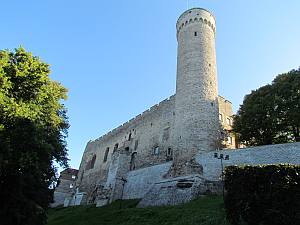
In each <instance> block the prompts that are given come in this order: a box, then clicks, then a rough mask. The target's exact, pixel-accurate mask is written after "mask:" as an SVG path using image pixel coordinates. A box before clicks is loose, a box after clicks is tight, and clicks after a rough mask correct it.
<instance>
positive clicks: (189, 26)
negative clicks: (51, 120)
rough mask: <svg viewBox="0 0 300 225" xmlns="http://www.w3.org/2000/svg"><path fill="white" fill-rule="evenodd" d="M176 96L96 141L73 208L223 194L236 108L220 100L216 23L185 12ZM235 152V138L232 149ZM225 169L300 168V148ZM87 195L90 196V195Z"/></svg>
mask: <svg viewBox="0 0 300 225" xmlns="http://www.w3.org/2000/svg"><path fill="white" fill-rule="evenodd" d="M176 27H177V40H178V58H177V61H178V65H177V81H176V94H175V95H173V96H171V97H170V98H168V99H166V100H164V101H162V102H160V103H159V104H157V105H155V106H153V107H151V108H150V109H149V110H146V111H145V112H143V113H142V114H140V115H138V116H137V117H135V118H134V119H132V120H130V121H128V122H126V123H124V124H123V125H121V126H119V127H118V128H116V129H114V130H112V131H110V132H109V133H107V134H106V135H104V136H102V137H100V138H98V139H97V140H94V141H90V142H89V143H88V144H87V146H86V149H85V151H84V154H83V157H82V161H81V164H80V169H79V174H78V179H77V182H76V187H78V189H79V190H78V191H77V194H76V195H75V196H73V198H72V199H70V201H71V202H69V203H68V204H78V202H79V201H77V200H76V199H74V197H76V196H78V197H80V195H81V194H82V195H81V200H80V204H84V203H85V202H87V203H94V204H97V206H103V205H105V204H107V203H109V202H111V201H114V200H117V199H142V201H141V202H140V207H144V206H149V205H151V206H155V205H175V204H180V203H184V202H187V201H190V200H192V199H194V198H196V197H198V196H201V195H203V194H208V193H219V192H220V191H221V187H222V186H221V185H220V182H219V177H220V174H221V166H220V161H219V160H217V159H215V158H214V155H213V152H214V151H215V150H216V148H217V146H218V141H219V140H218V138H219V133H220V132H219V130H220V126H219V120H220V121H221V123H222V125H223V126H224V127H225V129H227V130H230V129H231V125H232V118H231V116H232V106H231V103H230V102H229V101H228V100H226V99H224V98H223V97H220V96H218V91H217V90H218V85H217V64H216V51H215V34H216V25H215V18H214V16H213V15H212V14H211V13H210V12H208V11H206V10H204V9H199V8H195V9H191V10H188V11H186V12H184V13H183V14H182V15H181V16H180V18H179V19H178V22H177V26H176ZM235 146H236V144H235V140H234V136H231V138H230V140H229V141H228V143H227V147H228V148H234V147H235ZM223 153H224V154H229V155H230V160H229V161H224V165H225V166H226V165H234V164H237V165H243V164H252V165H254V164H269V163H294V164H300V161H299V160H300V143H296V144H286V145H274V146H262V147H259V148H251V149H240V150H230V151H229V150H227V151H223ZM85 193H86V195H85Z"/></svg>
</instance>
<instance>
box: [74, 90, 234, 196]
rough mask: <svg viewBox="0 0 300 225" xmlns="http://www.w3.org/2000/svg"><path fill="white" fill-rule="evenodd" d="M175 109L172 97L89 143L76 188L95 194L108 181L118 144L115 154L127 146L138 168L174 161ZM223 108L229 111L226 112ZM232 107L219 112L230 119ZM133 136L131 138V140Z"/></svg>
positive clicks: (221, 99)
mask: <svg viewBox="0 0 300 225" xmlns="http://www.w3.org/2000/svg"><path fill="white" fill-rule="evenodd" d="M223 100H224V98H223V97H221V96H219V101H223ZM174 107H175V96H174V95H173V96H171V97H170V98H168V99H166V100H164V101H162V102H161V103H159V104H157V105H155V106H153V107H151V108H150V109H149V110H147V111H145V112H144V113H142V114H140V115H138V116H137V117H135V118H134V119H132V120H130V121H128V122H126V123H124V124H123V125H121V126H120V127H118V128H116V129H114V130H112V131H111V132H109V133H107V134H106V135H104V136H102V137H100V138H98V139H96V140H95V141H90V142H88V144H87V146H86V149H85V151H84V154H83V157H82V161H81V164H80V169H79V173H78V179H77V184H76V186H79V187H80V190H81V191H86V192H92V191H93V189H94V188H95V185H96V184H97V183H100V182H102V183H103V182H105V180H106V179H107V175H108V170H109V166H110V164H111V162H112V155H113V151H114V147H115V145H116V144H117V143H118V149H117V150H116V151H120V150H122V149H123V150H124V149H125V148H127V147H128V148H129V152H130V153H131V154H132V153H133V152H136V156H135V160H134V164H135V169H140V168H145V167H149V166H153V165H157V164H161V163H165V162H166V161H168V160H171V159H172V152H171V155H168V149H170V150H173V148H174V146H173V145H174V144H173V143H172V140H171V137H172V134H173V132H174V117H175V116H174ZM224 107H226V108H227V110H225V109H223V108H224ZM230 107H231V104H220V109H219V110H220V111H222V112H223V114H224V117H230V116H231V112H232V110H228V108H230ZM226 113H229V114H228V115H227V114H226ZM130 133H131V139H130V141H128V138H129V135H130ZM136 143H137V145H136ZM155 147H158V148H159V154H158V155H156V154H154V148H155ZM107 148H109V151H108V155H107V161H106V162H104V157H105V152H106V150H107ZM94 156H96V160H95V163H94V167H93V168H90V167H91V166H92V165H91V163H92V159H93V157H94Z"/></svg>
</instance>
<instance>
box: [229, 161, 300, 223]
mask: <svg viewBox="0 0 300 225" xmlns="http://www.w3.org/2000/svg"><path fill="white" fill-rule="evenodd" d="M225 189H226V191H227V193H226V196H225V209H226V215H227V219H228V220H229V221H230V222H231V223H232V224H234V225H240V224H243V223H245V224H248V225H291V224H300V166H299V165H298V166H296V165H265V166H244V167H238V166H229V167H227V168H226V169H225Z"/></svg>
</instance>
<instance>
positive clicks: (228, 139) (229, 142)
mask: <svg viewBox="0 0 300 225" xmlns="http://www.w3.org/2000/svg"><path fill="white" fill-rule="evenodd" d="M227 142H228V144H230V145H232V142H233V141H232V137H228V138H227Z"/></svg>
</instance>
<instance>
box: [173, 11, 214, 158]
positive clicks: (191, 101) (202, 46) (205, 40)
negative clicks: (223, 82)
mask: <svg viewBox="0 0 300 225" xmlns="http://www.w3.org/2000/svg"><path fill="white" fill-rule="evenodd" d="M215 27H216V26H215V19H214V17H213V15H212V14H211V13H210V12H208V11H207V10H204V9H201V8H194V9H190V10H188V11H186V12H184V13H183V14H182V15H181V16H180V18H179V19H178V22H177V41H178V51H177V52H178V55H177V79H176V103H175V114H176V116H175V129H174V131H175V134H174V139H175V140H174V143H176V154H175V157H178V159H182V160H183V161H185V160H189V159H191V158H192V157H193V156H195V155H196V154H197V152H198V151H202V152H207V151H211V150H213V149H216V146H217V141H216V140H217V138H218V130H219V121H218V115H219V110H218V84H217V83H218V82H217V62H216V49H215Z"/></svg>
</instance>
